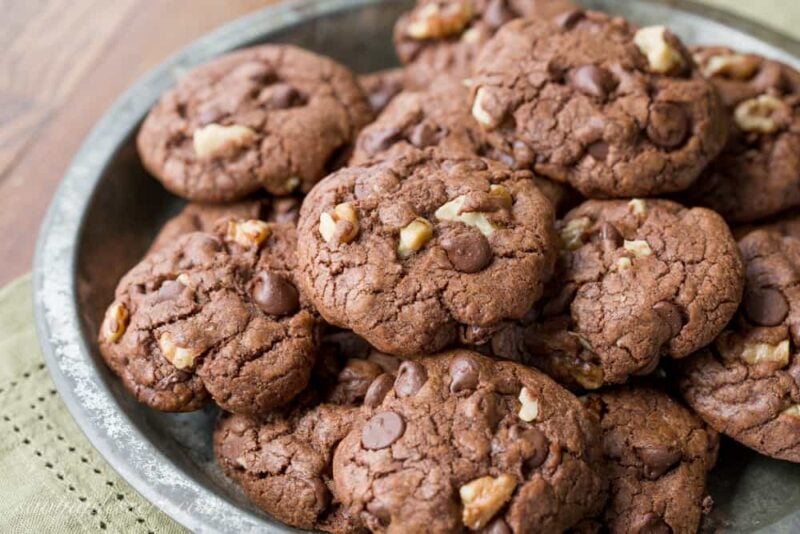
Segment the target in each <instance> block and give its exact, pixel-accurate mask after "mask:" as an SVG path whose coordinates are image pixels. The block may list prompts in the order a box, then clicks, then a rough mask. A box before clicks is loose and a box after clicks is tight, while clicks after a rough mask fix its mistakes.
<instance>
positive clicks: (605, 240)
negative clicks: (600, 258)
mask: <svg viewBox="0 0 800 534" xmlns="http://www.w3.org/2000/svg"><path fill="white" fill-rule="evenodd" d="M598 237H599V238H600V241H601V242H602V244H603V247H605V248H607V249H609V250H616V249H618V248H619V247H621V246H622V242H623V241H624V240H623V238H622V234H621V233H619V230H617V227H616V226H614V225H613V224H611V223H610V222H604V223H603V224H602V225H601V226H600V232H599V233H598Z"/></svg>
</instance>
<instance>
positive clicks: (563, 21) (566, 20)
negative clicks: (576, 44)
mask: <svg viewBox="0 0 800 534" xmlns="http://www.w3.org/2000/svg"><path fill="white" fill-rule="evenodd" d="M584 16H585V12H584V11H583V10H582V9H579V8H575V9H570V10H567V11H565V12H563V13H559V14H558V15H557V16H556V17H555V18H553V22H555V23H556V25H558V26H559V27H561V28H564V29H565V30H569V29H570V28H572V27H573V26H575V24H577V22H578V21H579V20H581V19H582V18H583V17H584Z"/></svg>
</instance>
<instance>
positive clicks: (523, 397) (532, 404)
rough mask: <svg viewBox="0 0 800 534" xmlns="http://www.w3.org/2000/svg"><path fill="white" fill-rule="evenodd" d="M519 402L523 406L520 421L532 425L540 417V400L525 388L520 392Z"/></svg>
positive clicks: (520, 411) (520, 410)
mask: <svg viewBox="0 0 800 534" xmlns="http://www.w3.org/2000/svg"><path fill="white" fill-rule="evenodd" d="M519 402H520V404H521V406H520V409H519V413H518V414H517V415H519V418H520V419H522V420H523V421H525V422H526V423H530V422H531V421H535V420H536V418H537V417H539V400H538V399H537V398H536V397H534V396H533V393H531V390H529V389H528V388H526V387H523V388H522V389H521V390H520V392H519Z"/></svg>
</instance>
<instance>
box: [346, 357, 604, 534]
mask: <svg viewBox="0 0 800 534" xmlns="http://www.w3.org/2000/svg"><path fill="white" fill-rule="evenodd" d="M599 443H600V439H599V433H598V428H597V425H596V421H595V419H594V418H593V417H591V416H590V415H589V414H588V413H587V412H586V411H585V409H584V407H583V406H582V405H581V403H580V402H579V401H578V400H577V399H576V398H575V397H573V396H572V395H571V394H570V393H568V392H567V391H565V390H564V389H562V388H561V387H559V386H558V385H557V384H555V383H554V382H553V381H551V380H550V379H548V378H547V377H545V376H543V375H541V374H539V373H538V372H536V371H534V370H532V369H529V368H526V367H523V366H521V365H518V364H515V363H512V362H496V361H493V360H490V359H488V358H485V357H483V356H480V355H478V354H476V353H473V352H469V351H464V350H459V351H453V352H450V353H446V354H444V355H441V356H437V357H429V358H422V359H420V360H415V361H406V362H404V363H403V364H402V365H401V366H400V369H399V370H398V374H397V379H396V380H395V381H394V384H393V385H392V387H391V388H389V389H388V391H386V392H385V395H384V397H383V399H382V401H381V402H380V403H379V404H377V405H375V406H374V407H373V408H370V409H368V411H367V412H366V413H365V415H364V417H363V419H362V420H360V421H359V422H358V423H357V424H356V425H355V426H354V427H353V430H352V431H351V432H350V433H349V434H348V435H347V437H345V438H344V440H343V441H342V442H341V444H340V445H339V447H338V449H337V450H336V454H335V456H334V467H333V478H334V483H335V488H336V490H335V491H336V495H337V496H338V497H339V498H340V499H341V501H342V503H343V505H344V506H345V507H347V509H348V511H349V513H350V514H351V515H352V516H354V517H358V518H360V519H361V520H362V521H363V523H364V524H365V525H366V526H367V527H368V528H369V529H370V530H371V531H373V532H431V533H444V532H462V531H465V530H466V529H467V528H469V529H470V530H479V529H481V528H483V527H487V526H488V527H489V530H488V531H490V532H514V533H522V532H561V531H563V530H565V529H567V528H569V527H571V526H573V525H575V524H577V523H578V522H579V521H580V520H581V519H583V518H584V517H587V516H591V515H593V514H596V513H598V512H599V511H600V510H601V509H602V506H603V502H604V497H605V492H604V486H605V479H604V477H603V475H602V471H601V470H602V461H601V451H600V447H599Z"/></svg>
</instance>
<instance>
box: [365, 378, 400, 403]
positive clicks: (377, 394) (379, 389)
mask: <svg viewBox="0 0 800 534" xmlns="http://www.w3.org/2000/svg"><path fill="white" fill-rule="evenodd" d="M393 383H394V377H393V376H392V375H390V374H389V373H383V374H382V375H380V376H378V378H376V379H375V380H373V381H372V384H370V385H369V388H367V394H366V395H364V406H366V407H368V408H375V407H376V406H378V405H380V403H382V402H383V399H384V397H386V394H387V393H389V390H391V389H392V384H393Z"/></svg>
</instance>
